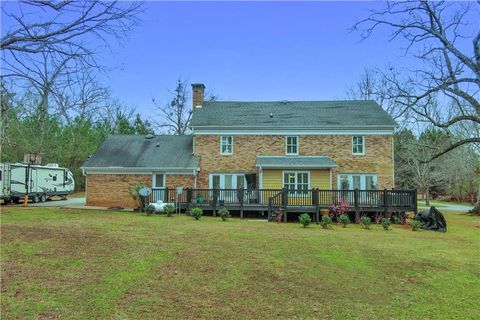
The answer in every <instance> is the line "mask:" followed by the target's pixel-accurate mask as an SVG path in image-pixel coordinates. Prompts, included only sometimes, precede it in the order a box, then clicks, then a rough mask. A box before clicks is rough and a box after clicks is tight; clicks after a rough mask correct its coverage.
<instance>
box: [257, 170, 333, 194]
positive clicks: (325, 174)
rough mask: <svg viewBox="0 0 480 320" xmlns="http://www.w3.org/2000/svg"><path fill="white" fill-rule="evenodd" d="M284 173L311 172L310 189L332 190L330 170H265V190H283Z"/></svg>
mask: <svg viewBox="0 0 480 320" xmlns="http://www.w3.org/2000/svg"><path fill="white" fill-rule="evenodd" d="M283 171H308V172H310V189H314V188H318V189H323V190H326V189H330V170H328V169H323V170H302V169H288V170H272V169H264V170H263V189H281V188H282V187H283V185H282V183H283V177H282V174H283Z"/></svg>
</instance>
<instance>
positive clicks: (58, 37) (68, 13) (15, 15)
mask: <svg viewBox="0 0 480 320" xmlns="http://www.w3.org/2000/svg"><path fill="white" fill-rule="evenodd" d="M141 8H142V3H141V2H138V1H132V2H120V1H99V0H92V1H75V0H66V1H47V0H24V1H19V2H18V3H15V4H13V3H11V4H9V5H6V4H3V5H2V13H3V15H4V16H5V18H8V19H9V20H10V21H12V23H14V25H13V26H12V27H11V28H9V29H8V30H7V31H6V32H5V35H4V36H3V37H2V38H1V41H0V49H1V50H2V51H8V52H9V53H11V54H12V55H15V54H16V53H20V52H22V53H29V54H38V53H42V52H45V51H53V52H57V53H59V54H62V55H65V56H71V55H75V56H77V57H83V58H84V59H85V60H86V61H87V60H88V61H89V62H90V63H94V62H95V61H94V59H91V58H92V56H93V53H94V51H95V49H96V48H95V47H92V41H91V40H92V39H96V40H99V39H100V40H102V41H103V42H104V44H105V45H107V46H108V43H109V42H108V41H107V39H106V36H114V37H116V38H117V40H120V39H122V38H123V37H125V36H126V35H127V34H128V31H129V30H130V29H131V28H133V27H134V26H135V24H137V23H138V13H140V12H141V10H142V9H141ZM89 40H90V41H89Z"/></svg>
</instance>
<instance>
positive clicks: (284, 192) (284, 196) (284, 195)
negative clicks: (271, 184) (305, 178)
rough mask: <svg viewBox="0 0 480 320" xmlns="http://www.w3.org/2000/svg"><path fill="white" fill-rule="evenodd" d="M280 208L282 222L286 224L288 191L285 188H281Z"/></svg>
mask: <svg viewBox="0 0 480 320" xmlns="http://www.w3.org/2000/svg"><path fill="white" fill-rule="evenodd" d="M282 206H283V211H284V213H283V221H284V222H287V207H288V191H287V188H285V187H284V188H282Z"/></svg>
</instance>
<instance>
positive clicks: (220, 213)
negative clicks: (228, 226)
mask: <svg viewBox="0 0 480 320" xmlns="http://www.w3.org/2000/svg"><path fill="white" fill-rule="evenodd" d="M218 216H219V217H220V218H221V219H222V221H227V219H228V218H230V211H228V209H227V208H222V209H220V210H218Z"/></svg>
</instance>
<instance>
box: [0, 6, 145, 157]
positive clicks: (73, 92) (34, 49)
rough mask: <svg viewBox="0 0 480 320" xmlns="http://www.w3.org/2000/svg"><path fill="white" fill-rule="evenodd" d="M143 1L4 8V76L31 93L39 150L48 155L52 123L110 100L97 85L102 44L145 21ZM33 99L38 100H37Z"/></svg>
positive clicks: (29, 110) (28, 111)
mask: <svg viewBox="0 0 480 320" xmlns="http://www.w3.org/2000/svg"><path fill="white" fill-rule="evenodd" d="M141 5H142V4H141V3H140V2H130V3H125V2H123V3H122V2H118V1H111V2H103V1H96V0H94V1H73V0H67V1H43V0H26V1H19V2H15V3H13V2H12V3H3V4H2V18H3V19H4V23H5V24H6V25H7V26H9V27H7V28H6V31H5V33H4V35H3V36H2V37H1V39H0V50H1V55H2V66H1V72H2V77H3V78H4V79H11V80H12V83H15V86H16V92H22V91H23V92H25V95H24V96H25V97H27V96H28V97H29V98H26V99H24V102H25V103H24V104H23V105H22V106H23V111H24V113H25V115H26V116H29V117H32V118H35V124H36V125H37V128H36V130H37V131H38V132H37V133H38V134H37V135H36V137H38V139H33V140H35V144H32V146H30V147H29V148H33V149H35V150H33V151H36V152H42V151H43V149H44V148H46V145H47V143H46V141H43V140H42V139H50V138H49V135H48V134H46V133H47V132H49V131H50V130H51V128H50V127H49V126H50V124H49V123H50V120H51V118H52V116H53V117H57V116H61V117H62V118H63V119H64V120H66V122H67V123H69V122H71V121H72V119H71V117H72V116H78V115H80V116H81V117H84V116H85V113H86V112H87V110H88V112H93V108H94V105H95V104H98V103H97V102H98V100H99V99H103V98H104V97H105V95H106V92H105V89H104V88H100V87H99V86H98V85H97V84H96V83H95V82H94V81H93V75H94V74H96V72H97V71H99V70H101V66H100V64H99V63H97V59H96V57H97V55H96V53H97V52H98V44H103V45H105V46H107V47H110V44H111V39H112V38H113V39H114V40H121V39H122V38H124V37H125V36H126V35H127V34H128V32H129V31H130V30H131V29H132V28H133V27H134V26H135V24H136V23H137V22H138V21H139V20H138V17H137V16H138V14H139V13H140V11H141ZM32 95H33V96H32Z"/></svg>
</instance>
